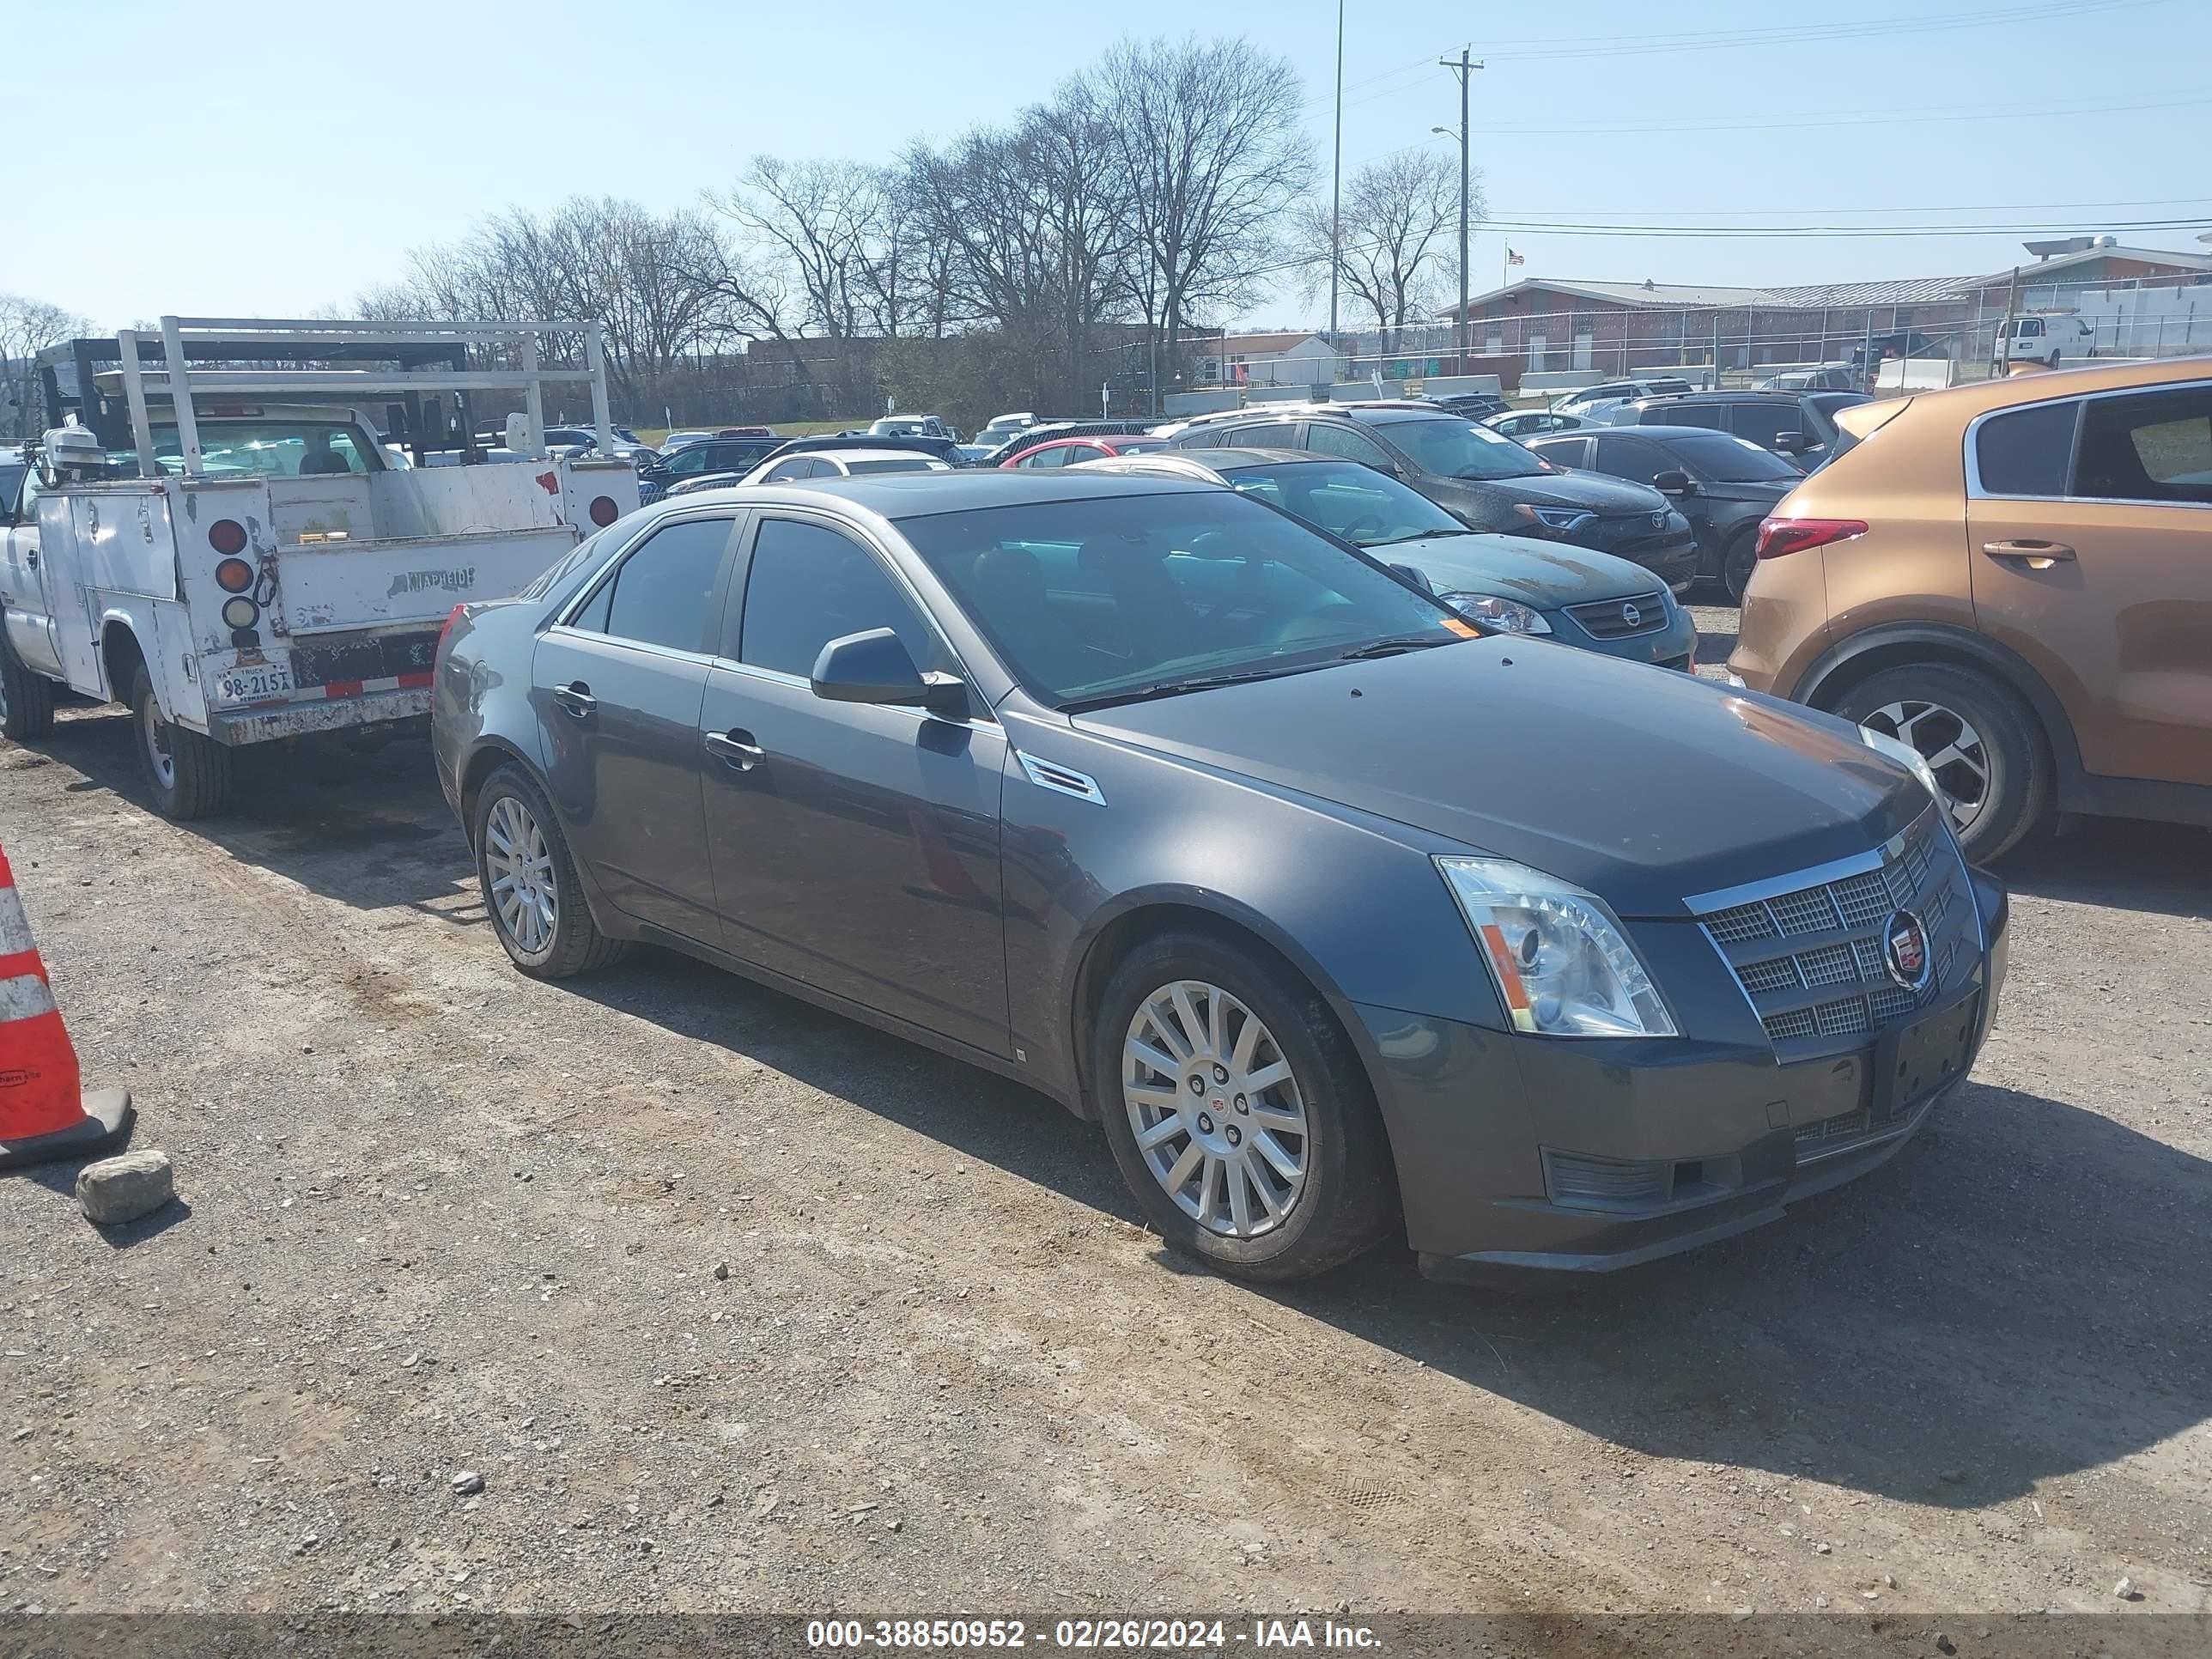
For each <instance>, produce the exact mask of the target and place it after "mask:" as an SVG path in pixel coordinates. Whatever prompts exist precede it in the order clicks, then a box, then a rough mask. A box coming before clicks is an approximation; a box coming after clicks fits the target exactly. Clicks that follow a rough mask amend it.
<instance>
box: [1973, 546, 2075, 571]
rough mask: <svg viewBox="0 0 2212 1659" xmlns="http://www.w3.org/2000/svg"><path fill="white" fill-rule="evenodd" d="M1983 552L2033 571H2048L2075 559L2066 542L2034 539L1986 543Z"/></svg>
mask: <svg viewBox="0 0 2212 1659" xmlns="http://www.w3.org/2000/svg"><path fill="white" fill-rule="evenodd" d="M1982 551H1983V552H1984V553H1986V554H1988V555H1989V556H1990V557H1991V558H1993V559H2003V560H2006V561H2008V562H2013V563H2018V564H2024V565H2026V566H2027V567H2028V568H2030V569H2031V570H2048V569H2050V568H2051V566H2052V565H2054V564H2064V563H2067V562H2069V561H2071V560H2072V558H2073V557H2074V550H2073V549H2072V548H2070V547H2069V546H2067V545H2066V544H2065V543H2064V542H2039V541H2035V540H2033V539H2029V540H2025V541H2014V542H1984V543H1983V544H1982Z"/></svg>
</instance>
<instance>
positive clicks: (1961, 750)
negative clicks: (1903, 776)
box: [1833, 662, 2051, 864]
mask: <svg viewBox="0 0 2212 1659" xmlns="http://www.w3.org/2000/svg"><path fill="white" fill-rule="evenodd" d="M1833 712H1835V713H1836V714H1840V715H1842V716H1843V718H1844V719H1845V720H1851V721H1854V722H1856V723H1857V724H1858V725H1860V726H1872V727H1873V728H1874V729H1875V730H1876V731H1878V732H1884V733H1886V734H1887V735H1888V736H1890V737H1893V738H1901V739H1902V740H1903V741H1905V742H1906V743H1908V744H1911V745H1912V747H1914V748H1915V749H1917V750H1919V751H1920V755H1921V757H1922V758H1923V760H1925V761H1927V762H1928V763H1929V766H1931V767H1932V768H1934V769H1935V772H1936V781H1937V782H1938V783H1940V784H1941V785H1942V786H1943V788H1944V790H1945V792H1946V797H1947V798H1946V799H1945V800H1944V801H1943V802H1942V805H1943V806H1944V807H1945V808H1946V809H1947V810H1948V811H1949V812H1950V814H1951V825H1952V829H1954V832H1955V833H1956V834H1957V836H1958V837H1959V850H1960V852H1962V853H1964V854H1966V859H1967V861H1968V862H1969V863H1972V864H1987V863H1989V862H1990V860H1993V859H1996V858H1999V857H2001V856H2002V855H2003V854H2005V853H2007V852H2008V851H2009V850H2010V849H2011V848H2013V847H2014V846H2015V844H2016V843H2017V842H2019V841H2020V839H2021V836H2025V835H2027V832H2028V831H2029V830H2031V829H2034V828H2035V826H2036V825H2037V824H2038V823H2040V822H2041V821H2042V818H2043V815H2044V811H2045V808H2046V807H2047V806H2048V805H2049V804H2050V800H2051V755H2050V751H2049V749H2048V747H2047V745H2046V744H2045V742H2044V737H2043V732H2042V729H2041V728H2040V727H2039V726H2038V725H2037V724H2036V720H2035V715H2034V714H2033V712H2032V711H2031V710H2030V709H2029V708H2028V707H2027V704H2026V703H2024V702H2021V700H2020V699H2019V698H2018V697H2016V696H2014V695H2013V694H2012V693H2011V692H2010V691H2008V690H2006V689H2005V688H2004V687H2003V686H2001V685H1999V684H1997V683H1996V681H1994V680H1992V679H1990V678H1989V677H1988V676H1987V675H1984V674H1979V673H1977V672H1975V671H1973V670H1972V669H1971V668H1960V667H1955V666H1954V665H1951V664H1948V663H1932V662H1931V663H1908V664H1905V665H1900V666H1899V667H1896V668H1885V669H1883V670H1882V671H1881V672H1880V673H1879V674H1874V675H1870V676H1869V677H1868V678H1866V679H1864V680H1863V681H1861V682H1860V683H1859V684H1857V685H1855V686H1853V687H1851V689H1850V690H1848V691H1846V692H1844V695H1843V696H1840V697H1838V699H1837V700H1836V703H1835V708H1834V711H1833Z"/></svg>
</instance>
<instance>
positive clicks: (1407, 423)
mask: <svg viewBox="0 0 2212 1659" xmlns="http://www.w3.org/2000/svg"><path fill="white" fill-rule="evenodd" d="M1375 425H1376V428H1378V429H1379V430H1380V431H1381V433H1382V435H1383V436H1384V437H1385V438H1388V439H1389V441H1391V442H1392V443H1394V444H1395V445H1396V446H1397V447H1399V448H1400V449H1401V450H1403V451H1404V452H1405V453H1407V454H1408V455H1410V456H1412V457H1413V460H1414V463H1415V464H1416V465H1419V467H1420V469H1421V470H1422V471H1424V472H1428V473H1432V474H1435V475H1437V476H1438V477H1446V478H1525V477H1530V476H1531V475H1533V474H1534V473H1537V472H1540V471H1542V470H1543V469H1542V465H1541V463H1540V462H1539V461H1538V460H1537V459H1536V458H1535V457H1534V455H1532V454H1530V453H1528V451H1527V450H1525V449H1523V448H1522V447H1521V446H1520V445H1519V444H1516V443H1515V442H1514V441H1513V440H1512V439H1510V438H1509V437H1507V436H1506V435H1504V433H1502V432H1493V431H1492V430H1491V429H1490V428H1488V427H1486V426H1478V425H1476V424H1475V423H1474V422H1473V421H1463V420H1459V419H1456V418H1454V417H1451V416H1436V415H1411V414H1409V415H1401V416H1381V417H1377V419H1376V422H1375Z"/></svg>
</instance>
